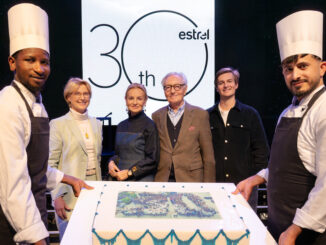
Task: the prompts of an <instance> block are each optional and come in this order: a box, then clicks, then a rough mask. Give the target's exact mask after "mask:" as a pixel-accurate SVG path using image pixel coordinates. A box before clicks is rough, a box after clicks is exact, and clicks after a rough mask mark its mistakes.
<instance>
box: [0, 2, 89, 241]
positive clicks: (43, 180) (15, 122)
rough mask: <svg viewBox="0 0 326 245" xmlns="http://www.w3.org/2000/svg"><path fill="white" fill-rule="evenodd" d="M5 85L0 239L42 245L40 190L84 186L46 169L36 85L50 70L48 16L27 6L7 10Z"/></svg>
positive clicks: (0, 123) (0, 124) (44, 118)
mask: <svg viewBox="0 0 326 245" xmlns="http://www.w3.org/2000/svg"><path fill="white" fill-rule="evenodd" d="M8 23H9V37H10V56H9V58H8V62H9V68H10V70H11V71H12V72H13V74H14V79H13V81H12V83H11V85H9V86H7V87H5V88H3V89H2V90H1V91H0V243H1V244H6V245H7V244H8V245H10V244H16V243H20V244H47V243H48V239H47V238H48V236H49V233H48V231H47V210H46V198H45V191H46V189H53V188H54V187H55V186H56V185H57V184H58V183H60V182H63V183H66V184H69V185H71V186H72V187H73V189H74V191H75V194H76V195H77V196H78V195H79V192H80V190H81V188H83V187H86V188H87V189H89V188H90V187H89V186H87V185H86V184H85V182H83V181H82V180H79V179H76V178H74V177H71V176H68V175H64V174H63V173H62V172H60V171H58V170H56V169H52V168H50V167H48V165H47V162H48V156H49V119H48V115H47V112H46V110H45V108H44V105H43V104H42V96H41V93H40V92H41V89H42V87H43V86H44V84H45V82H46V80H47V78H48V76H49V74H50V50H49V41H48V36H49V34H48V16H47V14H46V12H45V11H44V10H42V9H41V8H39V7H38V6H35V5H33V4H27V3H23V4H18V5H15V6H13V7H12V8H11V9H9V11H8Z"/></svg>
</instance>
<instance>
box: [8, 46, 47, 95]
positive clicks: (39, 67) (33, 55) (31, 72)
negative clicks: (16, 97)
mask: <svg viewBox="0 0 326 245" xmlns="http://www.w3.org/2000/svg"><path fill="white" fill-rule="evenodd" d="M8 62H9V67H10V70H11V71H13V72H15V80H16V81H19V82H21V83H22V84H23V85H24V86H25V87H26V88H27V89H28V90H30V91H31V92H32V93H33V94H35V95H38V94H39V93H40V91H41V89H42V87H43V86H44V84H45V82H46V80H47V79H48V77H49V75H50V57H49V54H48V53H47V52H46V51H44V50H43V49H39V48H27V49H22V50H20V51H18V53H17V55H16V57H15V58H14V57H13V56H10V57H9V58H8Z"/></svg>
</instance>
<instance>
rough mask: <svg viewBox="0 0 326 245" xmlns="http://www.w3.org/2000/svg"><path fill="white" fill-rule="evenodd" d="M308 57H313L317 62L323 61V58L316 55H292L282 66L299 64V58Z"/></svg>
mask: <svg viewBox="0 0 326 245" xmlns="http://www.w3.org/2000/svg"><path fill="white" fill-rule="evenodd" d="M307 55H311V57H313V58H314V59H315V60H318V61H321V58H320V57H318V56H317V55H314V54H296V55H292V56H290V57H287V58H286V59H284V60H283V61H282V66H283V65H288V64H292V63H297V61H298V59H299V58H303V57H305V56H307Z"/></svg>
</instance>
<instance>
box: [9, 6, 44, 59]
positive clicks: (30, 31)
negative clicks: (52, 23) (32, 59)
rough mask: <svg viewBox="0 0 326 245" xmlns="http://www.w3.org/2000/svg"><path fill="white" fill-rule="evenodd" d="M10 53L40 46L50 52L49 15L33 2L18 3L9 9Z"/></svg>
mask: <svg viewBox="0 0 326 245" xmlns="http://www.w3.org/2000/svg"><path fill="white" fill-rule="evenodd" d="M8 25H9V38H10V51H9V53H10V55H13V54H14V53H15V52H17V51H19V50H22V49H25V48H40V49H43V50H45V51H47V52H48V53H49V54H50V49H49V28H48V15H47V13H46V12H45V11H44V10H43V9H41V8H40V7H38V6H36V5H34V4H31V3H22V4H17V5H15V6H13V7H12V8H10V9H9V11H8Z"/></svg>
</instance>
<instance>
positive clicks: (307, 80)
mask: <svg viewBox="0 0 326 245" xmlns="http://www.w3.org/2000/svg"><path fill="white" fill-rule="evenodd" d="M282 70H283V76H284V80H285V83H286V86H287V87H288V89H289V90H290V91H291V93H292V94H293V95H295V96H297V98H298V99H299V100H300V99H302V98H303V97H305V96H306V95H308V94H310V93H311V92H312V91H313V90H314V89H315V88H317V87H319V86H321V85H322V84H323V76H324V74H325V70H326V62H322V61H319V60H317V59H316V58H314V57H313V56H311V55H306V56H304V57H302V56H299V57H298V60H297V61H294V62H292V63H287V64H283V65H282Z"/></svg>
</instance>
